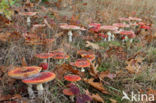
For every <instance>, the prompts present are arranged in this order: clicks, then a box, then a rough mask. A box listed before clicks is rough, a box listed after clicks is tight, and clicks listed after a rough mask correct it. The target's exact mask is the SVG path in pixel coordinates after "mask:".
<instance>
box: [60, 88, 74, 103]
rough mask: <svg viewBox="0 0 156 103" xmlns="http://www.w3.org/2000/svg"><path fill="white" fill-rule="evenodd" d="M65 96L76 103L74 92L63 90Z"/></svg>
mask: <svg viewBox="0 0 156 103" xmlns="http://www.w3.org/2000/svg"><path fill="white" fill-rule="evenodd" d="M63 94H65V95H67V96H69V97H70V99H71V101H72V102H74V94H73V92H72V91H71V90H70V89H69V88H68V89H64V90H63Z"/></svg>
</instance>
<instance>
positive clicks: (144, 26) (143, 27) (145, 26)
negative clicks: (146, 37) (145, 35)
mask: <svg viewBox="0 0 156 103" xmlns="http://www.w3.org/2000/svg"><path fill="white" fill-rule="evenodd" d="M141 28H142V29H147V30H150V29H151V27H150V26H148V25H142V26H141Z"/></svg>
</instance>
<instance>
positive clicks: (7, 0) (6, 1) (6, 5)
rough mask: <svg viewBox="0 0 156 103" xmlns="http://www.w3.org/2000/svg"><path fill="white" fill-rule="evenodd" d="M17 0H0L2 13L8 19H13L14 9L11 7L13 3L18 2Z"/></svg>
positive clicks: (0, 12)
mask: <svg viewBox="0 0 156 103" xmlns="http://www.w3.org/2000/svg"><path fill="white" fill-rule="evenodd" d="M16 1H17V0H1V1H0V14H3V15H5V16H6V17H7V18H8V19H11V16H12V15H13V11H12V10H11V9H10V7H11V6H12V5H14V4H15V3H16Z"/></svg>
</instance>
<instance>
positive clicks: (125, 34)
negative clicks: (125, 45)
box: [120, 30, 134, 42]
mask: <svg viewBox="0 0 156 103" xmlns="http://www.w3.org/2000/svg"><path fill="white" fill-rule="evenodd" d="M120 34H121V35H123V37H125V38H124V39H123V42H124V41H127V40H128V36H129V35H132V34H134V32H133V31H126V30H124V31H121V32H120ZM130 41H133V40H130Z"/></svg>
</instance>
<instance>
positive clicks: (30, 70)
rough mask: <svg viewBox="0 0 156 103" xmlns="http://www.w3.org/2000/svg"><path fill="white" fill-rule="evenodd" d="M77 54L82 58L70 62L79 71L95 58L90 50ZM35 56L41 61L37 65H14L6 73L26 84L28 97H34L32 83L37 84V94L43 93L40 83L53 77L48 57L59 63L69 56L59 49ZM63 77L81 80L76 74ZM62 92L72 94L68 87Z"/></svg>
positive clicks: (73, 80)
mask: <svg viewBox="0 0 156 103" xmlns="http://www.w3.org/2000/svg"><path fill="white" fill-rule="evenodd" d="M77 54H78V55H81V57H82V58H80V59H77V60H76V61H74V62H70V64H71V65H72V66H75V67H77V68H81V72H85V69H84V68H87V67H90V63H91V62H92V61H93V60H94V59H95V54H94V53H93V52H91V51H85V50H79V51H77ZM35 57H36V58H39V59H42V62H41V63H40V65H39V66H23V67H14V68H13V69H11V70H10V71H9V72H8V75H9V76H10V77H12V78H15V79H21V80H22V82H23V83H25V84H27V85H28V88H27V90H28V94H29V97H35V94H34V92H33V89H32V85H33V84H36V85H37V90H38V95H43V90H44V88H43V85H42V84H43V83H46V82H49V81H52V80H53V79H55V77H56V74H55V73H53V72H49V71H48V69H49V65H48V59H51V58H52V59H55V60H56V59H58V60H59V61H58V62H59V64H60V63H63V62H62V60H66V59H68V58H69V56H68V55H67V54H65V53H64V52H63V51H61V50H54V51H51V52H49V53H40V54H36V55H35ZM60 61H61V62H60ZM41 71H42V72H41ZM64 79H65V80H67V81H71V82H75V81H79V80H81V77H79V76H78V75H73V74H70V75H66V76H65V77H64ZM63 93H64V94H65V95H72V92H71V91H70V90H69V89H65V90H63ZM72 98H73V97H72ZM72 100H73V99H72Z"/></svg>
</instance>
